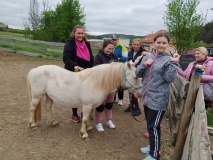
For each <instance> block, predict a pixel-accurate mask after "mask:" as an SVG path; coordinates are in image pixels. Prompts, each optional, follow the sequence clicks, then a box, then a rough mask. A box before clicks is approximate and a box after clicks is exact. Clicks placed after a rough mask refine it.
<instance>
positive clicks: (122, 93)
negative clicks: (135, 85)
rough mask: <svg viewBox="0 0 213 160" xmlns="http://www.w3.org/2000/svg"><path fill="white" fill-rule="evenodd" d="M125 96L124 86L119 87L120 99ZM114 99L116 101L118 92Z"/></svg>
mask: <svg viewBox="0 0 213 160" xmlns="http://www.w3.org/2000/svg"><path fill="white" fill-rule="evenodd" d="M123 98H124V90H123V89H122V88H120V87H119V88H118V99H119V100H123ZM114 101H116V94H115V97H114Z"/></svg>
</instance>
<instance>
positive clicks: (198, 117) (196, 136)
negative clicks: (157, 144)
mask: <svg viewBox="0 0 213 160" xmlns="http://www.w3.org/2000/svg"><path fill="white" fill-rule="evenodd" d="M199 83H200V76H199V75H193V76H192V80H191V83H189V82H188V81H186V80H185V79H184V78H182V77H180V76H177V78H176V80H175V82H174V83H172V84H171V85H170V101H169V107H168V114H169V125H170V131H171V134H172V144H173V145H175V150H174V154H173V159H174V160H180V159H181V160H212V157H211V151H210V145H209V135H208V129H207V116H206V109H205V104H204V99H203V89H202V87H199Z"/></svg>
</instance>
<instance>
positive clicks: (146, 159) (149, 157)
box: [143, 155, 155, 160]
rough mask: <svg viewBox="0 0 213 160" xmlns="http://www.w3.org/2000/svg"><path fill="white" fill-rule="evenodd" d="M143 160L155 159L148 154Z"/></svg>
mask: <svg viewBox="0 0 213 160" xmlns="http://www.w3.org/2000/svg"><path fill="white" fill-rule="evenodd" d="M143 160H155V158H153V157H152V156H150V155H148V156H147V157H146V158H145V159H143Z"/></svg>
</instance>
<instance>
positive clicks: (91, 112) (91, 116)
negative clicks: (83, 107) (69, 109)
mask: <svg viewBox="0 0 213 160" xmlns="http://www.w3.org/2000/svg"><path fill="white" fill-rule="evenodd" d="M93 112H94V108H93V109H91V111H90V115H89V119H90V120H93Z"/></svg>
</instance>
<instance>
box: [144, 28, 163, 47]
mask: <svg viewBox="0 0 213 160" xmlns="http://www.w3.org/2000/svg"><path fill="white" fill-rule="evenodd" d="M164 32H167V31H166V30H159V31H157V32H156V33H154V34H148V35H147V36H146V37H144V38H143V39H142V40H141V43H146V44H147V43H153V42H154V38H155V36H156V35H157V34H159V33H164Z"/></svg>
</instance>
